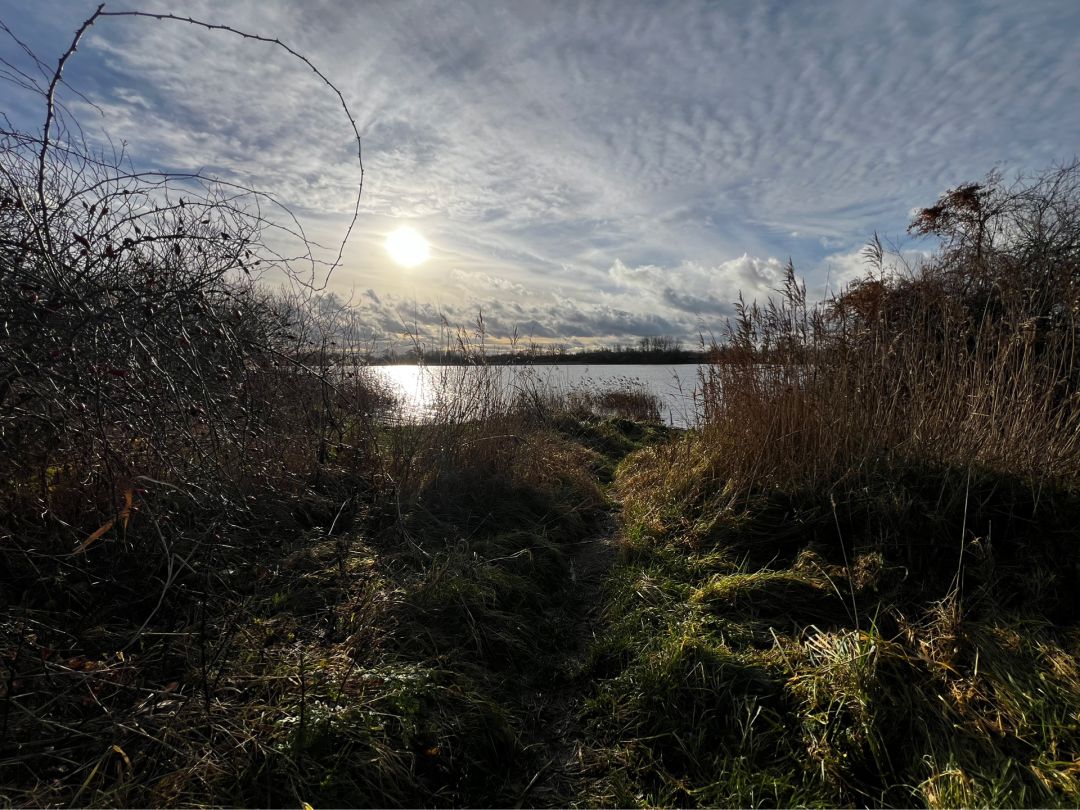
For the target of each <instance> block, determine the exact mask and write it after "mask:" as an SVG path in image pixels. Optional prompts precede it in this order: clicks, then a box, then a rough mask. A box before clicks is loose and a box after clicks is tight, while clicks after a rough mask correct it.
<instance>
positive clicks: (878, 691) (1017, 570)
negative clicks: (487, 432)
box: [583, 166, 1080, 807]
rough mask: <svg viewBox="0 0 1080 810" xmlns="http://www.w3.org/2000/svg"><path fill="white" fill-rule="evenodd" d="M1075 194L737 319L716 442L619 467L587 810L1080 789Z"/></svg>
mask: <svg viewBox="0 0 1080 810" xmlns="http://www.w3.org/2000/svg"><path fill="white" fill-rule="evenodd" d="M1077 179H1078V172H1077V168H1076V167H1075V166H1071V167H1065V168H1064V169H1061V170H1055V171H1054V172H1050V173H1048V174H1047V175H1045V176H1043V177H1040V178H1037V179H1035V180H1033V181H1026V182H1021V183H1019V184H1017V185H1014V186H1010V187H1006V186H1004V185H1003V184H1002V183H1001V182H1000V180H999V179H997V178H994V177H991V178H990V179H989V180H988V181H987V183H986V184H984V185H973V186H963V187H960V188H958V189H955V190H953V191H951V192H949V193H947V194H946V195H944V196H943V197H942V199H941V200H939V202H938V204H937V205H935V206H933V207H931V208H928V209H925V210H924V211H923V212H921V213H920V214H919V216H918V217H917V218H916V219H915V221H914V223H913V225H912V229H913V231H915V232H918V233H930V234H933V235H935V236H937V237H939V238H940V239H941V240H942V241H941V244H942V247H941V249H940V251H939V252H938V253H937V254H936V255H935V256H934V257H933V258H931V259H929V260H927V261H926V262H924V263H922V264H921V265H920V266H918V267H911V266H909V265H905V264H903V263H902V259H901V258H900V257H897V258H896V259H894V263H893V264H892V265H891V266H890V263H889V260H888V257H887V256H886V255H885V253H884V251H883V250H882V249H881V246H880V244H879V243H877V242H876V241H875V242H873V243H872V244H871V246H870V248H869V249H868V251H867V259H868V261H869V264H870V270H869V273H868V276H867V278H866V279H864V280H863V281H862V282H860V283H857V284H855V285H853V286H852V287H850V288H849V289H848V290H847V291H846V292H844V293H843V294H840V295H838V296H836V297H834V298H833V299H831V300H828V301H825V302H823V303H821V304H816V305H813V304H808V303H807V301H806V296H805V291H804V289H803V288H802V287H801V285H800V284H799V283H798V281H797V280H796V278H795V276H794V273H793V272H791V273H789V276H788V279H787V284H786V287H785V289H784V290H782V291H780V295H779V296H778V297H777V298H776V299H774V300H773V301H771V302H769V303H768V305H766V306H765V307H762V308H758V307H756V306H747V307H744V308H742V309H741V311H740V314H739V318H738V319H737V320H736V322H735V323H733V324H732V328H731V330H730V333H729V335H728V336H727V341H726V342H725V344H724V345H723V346H721V347H716V349H715V351H714V362H713V364H712V365H711V366H709V367H707V368H706V369H704V371H703V396H704V407H705V412H706V416H707V421H706V424H705V426H704V427H703V428H702V429H701V430H700V431H697V432H695V433H693V434H691V435H687V436H684V437H681V438H679V439H677V440H676V441H674V442H671V443H669V444H666V445H664V446H660V447H654V448H649V449H645V450H642V451H640V452H639V453H637V454H635V455H632V456H631V457H629V458H628V459H626V460H625V461H624V462H623V463H622V464H621V465H620V467H619V469H618V471H617V475H616V492H617V494H618V497H619V498H621V500H622V503H623V508H624V525H623V531H622V543H623V546H622V548H623V554H622V557H621V559H620V562H619V564H618V566H617V568H616V570H615V573H614V574H613V576H612V578H611V581H610V584H609V590H608V594H607V600H608V613H607V621H608V629H607V631H606V633H605V634H604V636H603V637H602V639H601V640H600V642H599V643H598V645H597V646H596V648H595V650H594V654H593V673H594V675H595V678H596V684H595V688H594V689H593V692H592V695H591V699H590V703H589V709H588V719H589V722H590V723H591V730H592V731H591V733H592V735H593V736H592V740H593V750H594V767H593V771H592V774H593V775H592V780H591V782H589V783H588V785H587V787H586V788H584V794H583V796H584V798H583V801H584V803H587V804H600V805H607V804H617V805H635V806H637V805H640V806H653V805H660V806H670V805H680V806H681V805H701V806H715V805H720V806H731V805H733V806H762V805H766V806H775V805H783V806H789V805H818V806H849V805H873V806H878V805H884V806H930V807H954V806H1065V807H1069V806H1075V805H1076V804H1077V802H1078V801H1080V766H1078V762H1080V667H1078V662H1080V657H1078V656H1080V628H1078V625H1077V612H1076V593H1077V590H1078V586H1080V543H1078V542H1077V539H1078V536H1077V532H1076V525H1077V518H1078V517H1080V463H1078V455H1077V440H1076V437H1077V435H1078V432H1077V427H1078V421H1077V420H1078V417H1080V411H1078V410H1077V407H1076V391H1077V380H1078V366H1077V364H1076V359H1075V358H1076V353H1075V347H1076V339H1077V336H1078V334H1080V333H1078V330H1077V322H1076V313H1077V312H1078V311H1080V309H1078V306H1077V298H1076V284H1075V280H1076V278H1077V269H1078V267H1080V264H1078V261H1077V260H1078V258H1080V256H1078V254H1077V244H1078V242H1077V240H1076V234H1077V233H1078V230H1077V228H1076V223H1077V222H1078V221H1080V219H1078V217H1077V212H1078V211H1080V194H1078V193H1077V188H1078V184H1077Z"/></svg>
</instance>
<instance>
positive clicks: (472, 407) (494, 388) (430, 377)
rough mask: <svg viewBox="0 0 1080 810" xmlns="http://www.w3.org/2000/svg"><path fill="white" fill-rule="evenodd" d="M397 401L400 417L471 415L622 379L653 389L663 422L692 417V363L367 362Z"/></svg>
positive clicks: (686, 423) (678, 423) (681, 422)
mask: <svg viewBox="0 0 1080 810" xmlns="http://www.w3.org/2000/svg"><path fill="white" fill-rule="evenodd" d="M371 371H372V372H373V373H374V375H375V376H376V378H377V379H381V380H382V381H383V382H384V383H386V385H387V386H388V387H389V388H390V389H391V390H392V391H393V392H394V394H396V395H397V396H398V397H399V398H400V400H401V403H402V406H401V407H402V414H401V415H402V418H404V419H405V420H407V421H410V422H423V421H427V420H430V419H433V418H435V417H436V416H438V417H439V418H447V417H449V418H454V419H475V418H481V417H483V416H484V415H485V413H488V412H493V411H497V410H498V409H500V408H502V407H505V406H506V405H508V404H509V403H510V402H511V401H512V400H513V399H514V398H515V397H518V396H522V395H528V396H534V395H536V394H541V395H543V394H544V393H551V394H558V393H566V392H574V391H583V392H597V391H601V390H607V389H612V388H620V387H626V385H627V384H628V383H630V384H633V385H635V386H639V387H642V388H645V389H646V390H648V391H651V392H652V393H653V394H656V396H657V397H659V399H660V402H661V414H662V417H663V419H664V421H666V422H667V423H668V424H670V425H673V426H675V427H690V426H692V425H694V424H696V423H697V420H698V415H697V408H696V405H695V403H694V396H693V394H694V390H695V388H696V387H697V385H698V377H697V371H698V367H697V366H696V365H692V364H686V365H675V366H654V365H596V366H580V365H568V366H547V365H544V366H486V367H477V366H415V365H408V366H375V367H372V368H371Z"/></svg>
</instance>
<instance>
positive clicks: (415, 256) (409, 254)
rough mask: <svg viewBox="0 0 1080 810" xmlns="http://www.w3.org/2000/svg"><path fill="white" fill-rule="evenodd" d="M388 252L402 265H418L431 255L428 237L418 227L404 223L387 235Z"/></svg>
mask: <svg viewBox="0 0 1080 810" xmlns="http://www.w3.org/2000/svg"><path fill="white" fill-rule="evenodd" d="M386 252H387V253H389V254H390V258H391V259H393V260H394V261H395V262H397V263H398V264H400V265H401V266H402V267H416V265H418V264H423V263H424V262H426V261H427V260H428V257H430V256H431V248H430V247H429V246H428V241H427V239H425V238H424V236H423V234H421V233H420V231H418V230H416V228H410V227H409V226H408V225H402V226H401V227H400V228H398V229H397V230H395V231H393V232H392V233H390V234H388V235H387V237H386Z"/></svg>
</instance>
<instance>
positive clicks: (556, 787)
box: [515, 506, 618, 807]
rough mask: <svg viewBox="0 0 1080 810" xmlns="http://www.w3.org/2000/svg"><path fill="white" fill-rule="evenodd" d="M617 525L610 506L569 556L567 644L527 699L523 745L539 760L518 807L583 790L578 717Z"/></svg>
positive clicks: (565, 800) (561, 801)
mask: <svg viewBox="0 0 1080 810" xmlns="http://www.w3.org/2000/svg"><path fill="white" fill-rule="evenodd" d="M613 510H617V506H614V507H613ZM617 526H618V519H617V511H613V512H612V514H611V515H610V516H609V518H608V520H607V525H606V526H605V527H604V531H603V532H602V533H600V534H598V535H597V536H596V537H594V538H591V539H589V540H584V541H580V542H579V543H578V544H576V547H575V549H574V552H573V555H572V557H571V560H570V566H571V567H570V571H571V573H570V584H569V586H568V588H567V590H566V602H565V607H564V612H565V616H566V623H565V626H566V633H565V636H564V640H565V643H564V645H562V650H561V654H560V655H559V657H558V660H557V661H555V662H554V673H555V677H554V678H553V680H552V683H551V685H550V687H549V688H546V689H537V690H535V694H534V695H531V696H530V699H529V707H530V710H531V717H530V721H531V722H530V726H529V733H530V735H531V736H532V737H533V740H532V742H530V743H529V744H528V746H527V747H528V748H529V749H530V750H531V753H532V754H533V757H530V761H532V762H539V763H540V765H539V767H536V770H535V772H534V773H533V774H531V775H530V776H529V778H528V781H527V782H526V786H525V788H524V790H523V791H522V792H521V795H520V796H519V798H518V801H517V803H516V805H515V806H517V807H565V806H569V805H571V804H574V803H575V799H576V798H577V797H578V796H580V794H581V780H582V777H583V774H584V770H585V763H586V751H587V742H586V738H585V732H584V728H583V724H582V719H581V718H582V714H583V711H584V708H585V701H586V697H587V694H588V690H589V686H590V679H589V672H588V661H589V653H590V650H591V648H592V646H593V644H594V643H595V641H596V638H597V635H598V633H599V632H600V630H601V622H602V619H603V610H604V583H605V581H606V579H607V577H608V575H609V574H610V572H611V570H612V567H613V566H614V564H615V557H616V543H617ZM534 767H535V766H534Z"/></svg>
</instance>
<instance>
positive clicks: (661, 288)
mask: <svg viewBox="0 0 1080 810" xmlns="http://www.w3.org/2000/svg"><path fill="white" fill-rule="evenodd" d="M95 6H96V3H82V2H76V0H65V1H64V2H56V0H45V1H43V2H37V3H33V4H31V3H28V2H26V0H18V1H17V2H16V0H0V19H2V20H3V21H4V22H5V23H6V24H7V25H8V26H9V27H10V28H11V29H12V30H13V31H14V32H15V33H16V34H17V35H18V36H19V37H20V38H22V39H23V40H24V41H25V42H27V43H28V44H29V45H30V46H31V47H32V48H33V49H34V51H35V52H36V53H37V54H38V56H39V57H41V58H42V59H44V60H45V61H46V62H49V63H53V62H54V61H55V59H56V58H58V57H59V55H60V54H61V53H62V52H63V50H64V48H65V47H66V45H67V43H68V42H69V41H70V37H71V35H72V33H73V32H74V30H75V28H77V27H78V25H79V23H80V22H81V21H82V20H83V19H85V18H86V17H87V16H89V14H90V13H91V12H92V10H93V8H94V7H95ZM137 7H138V8H140V9H144V10H153V11H169V10H171V11H175V12H177V13H182V14H184V15H189V16H192V17H197V18H199V19H203V20H206V21H208V22H215V23H223V24H227V25H232V26H235V27H237V28H240V29H243V30H245V31H249V32H252V33H256V34H260V35H263V36H268V37H278V38H280V39H281V40H283V41H284V42H286V43H287V44H289V45H290V46H291V47H292V48H294V49H295V50H297V51H299V52H301V53H302V54H303V55H304V56H306V57H307V58H308V59H310V60H311V62H312V63H314V64H315V65H316V66H317V67H318V68H319V69H320V70H321V71H322V72H323V73H324V74H325V75H326V76H327V77H328V78H329V79H330V80H331V81H332V82H333V83H334V84H335V85H336V86H337V87H338V88H339V90H340V91H341V93H342V94H343V96H344V98H345V99H346V101H347V103H348V105H349V107H350V109H351V110H352V113H353V115H354V117H355V119H356V124H357V127H358V129H359V132H360V135H361V139H362V143H363V162H364V170H365V174H364V187H363V195H362V198H361V205H360V217H359V219H358V221H357V224H356V227H355V229H354V231H353V233H352V236H351V239H350V241H349V243H348V245H347V247H346V250H345V253H344V256H343V262H342V264H341V266H340V267H339V268H337V270H336V271H335V272H334V275H333V276H332V278H331V280H330V284H329V289H330V290H331V291H332V292H333V293H334V294H335V295H337V296H338V297H339V298H340V299H341V300H348V301H350V302H351V303H352V304H353V305H354V306H355V307H356V308H357V310H358V312H359V315H360V317H361V318H362V320H363V321H364V322H365V323H368V324H370V326H371V328H372V330H374V331H375V332H376V333H377V334H379V335H381V336H384V337H388V338H392V337H395V336H400V334H401V332H402V331H403V330H404V329H409V330H411V329H416V330H418V331H421V332H428V333H431V332H433V331H437V330H438V328H439V325H440V324H441V323H442V322H443V319H445V320H446V321H447V322H449V323H450V324H451V325H463V324H468V323H471V322H472V321H473V320H474V319H475V317H476V315H477V313H478V312H481V311H482V312H483V316H484V320H485V323H486V326H487V328H488V330H489V331H490V333H491V334H492V336H493V337H494V338H496V339H499V338H505V337H506V336H507V335H509V334H511V333H512V332H513V330H514V329H515V328H516V329H517V332H518V334H519V335H520V336H521V337H522V338H524V339H528V338H530V337H531V338H533V339H536V340H538V341H540V342H558V343H565V344H567V345H569V346H575V345H588V344H596V343H600V344H611V343H615V342H623V343H625V342H632V341H634V340H636V339H637V338H639V337H641V336H651V335H671V336H676V337H680V338H683V339H685V340H688V341H694V340H696V336H697V335H699V334H701V333H703V332H704V333H706V334H708V333H717V332H719V331H721V330H722V326H723V322H724V319H725V318H726V317H727V316H728V315H730V314H731V312H732V308H733V302H734V301H735V300H736V299H737V298H738V296H739V294H740V292H741V293H742V295H743V296H744V297H745V298H746V299H747V300H758V301H762V300H764V299H765V298H766V297H767V296H768V295H769V293H770V292H771V291H772V290H774V289H775V288H776V287H777V286H779V283H780V280H781V274H782V272H783V268H784V265H785V264H786V263H787V261H788V259H789V258H790V259H791V260H792V261H793V262H794V264H795V266H796V269H797V271H798V272H799V273H800V274H801V275H802V276H803V277H804V278H805V279H806V282H807V285H808V288H809V289H810V291H811V295H812V296H821V295H824V294H825V293H826V291H827V290H830V289H836V288H838V287H839V286H841V285H842V284H843V283H845V282H846V281H849V280H850V279H852V278H854V277H856V276H857V275H858V274H859V273H860V272H861V269H862V268H861V261H860V257H859V252H860V250H861V248H862V247H863V245H864V244H865V243H866V241H867V240H868V239H869V238H870V237H871V236H872V235H873V233H874V232H875V231H876V232H878V233H880V234H881V235H882V237H883V238H885V239H886V240H893V241H895V242H896V243H897V245H898V247H900V248H901V249H904V250H913V251H919V250H928V249H930V248H932V245H931V244H929V243H925V242H913V241H911V240H910V239H909V238H908V237H906V236H905V228H906V226H907V223H908V221H909V219H910V216H911V212H912V211H913V210H914V209H915V208H917V207H919V206H925V205H929V204H931V203H933V202H934V200H935V199H936V198H937V196H938V195H939V194H940V193H941V192H943V191H945V190H946V189H947V188H949V187H952V186H955V185H958V184H960V183H964V182H968V181H973V180H978V179H980V178H981V177H983V176H984V175H985V174H986V173H987V172H988V171H990V170H992V169H995V168H997V169H1000V170H1002V171H1003V172H1004V173H1005V174H1006V175H1012V174H1016V173H1030V172H1037V171H1040V170H1043V169H1046V168H1049V167H1050V166H1052V165H1053V164H1055V163H1059V162H1061V161H1066V160H1070V159H1072V158H1073V157H1075V156H1076V155H1077V154H1078V152H1080V144H1078V142H1077V133H1080V46H1078V45H1077V43H1078V42H1080V2H1075V0H1060V2H1057V1H1055V0H1029V2H1016V1H1015V0H1009V1H1008V2H963V0H957V1H956V2H950V3H940V2H915V1H913V2H903V3H899V2H884V1H882V2H869V1H867V2H863V1H861V0H814V2H798V3H796V2H757V3H751V2H734V0H732V1H731V2H689V1H687V2H661V0H643V1H642V2H635V0H614V1H613V2H588V1H587V0H579V1H578V2H554V0H551V1H548V0H545V2H525V1H524V0H518V1H516V2H497V1H496V0H480V2H471V3H470V2H438V3H436V2H426V1H424V2H416V1H414V0H382V2H379V1H377V0H371V1H370V2H363V3H353V2H344V0H338V2H329V0H306V1H305V2H286V1H285V0H250V1H248V0H236V1H235V2H228V3H224V2H217V3H214V2H205V1H203V0H187V1H186V2H185V3H183V4H174V5H170V4H169V3H167V2H156V0H147V2H146V3H144V4H142V5H139V6H137ZM106 8H107V10H121V9H122V8H129V6H126V5H125V6H121V5H119V4H113V3H109V4H108V5H107V7H106ZM0 57H2V58H4V59H5V60H8V61H10V62H12V63H17V64H20V65H24V66H25V65H26V57H25V55H24V54H23V53H22V52H21V51H20V50H19V49H18V47H17V46H16V45H15V44H14V43H13V42H12V41H11V40H10V39H8V38H7V37H4V36H2V35H0ZM65 77H66V78H67V79H68V81H69V82H70V84H71V87H72V88H73V89H75V90H78V91H79V92H80V93H82V94H83V95H84V96H85V97H86V99H87V100H88V101H90V102H93V103H94V106H93V107H91V106H90V105H89V104H88V103H87V101H83V100H80V99H79V98H78V97H77V96H75V95H74V94H73V93H72V92H71V91H69V90H65V93H66V96H65V99H66V100H67V102H68V104H69V106H70V108H71V109H72V111H73V112H75V113H76V114H77V115H78V116H79V119H80V121H81V123H82V125H83V127H84V128H85V129H86V130H87V132H88V134H90V135H92V136H93V135H95V133H100V134H101V135H102V136H104V133H108V135H109V136H111V137H112V138H113V139H114V140H117V141H124V142H126V144H127V147H128V150H129V154H130V155H131V157H132V159H133V160H134V161H135V163H136V165H138V166H140V167H144V168H160V169H167V170H176V171H187V170H202V171H205V172H208V173H211V174H215V175H218V176H221V177H224V178H228V179H237V180H241V181H243V182H246V183H249V184H250V185H253V186H256V187H258V188H260V189H265V190H267V191H269V192H271V193H273V194H275V195H276V196H277V197H278V198H279V199H281V200H282V201H284V202H286V203H288V204H289V205H290V207H291V208H292V209H293V210H294V211H295V212H296V213H297V215H298V216H299V217H300V218H301V220H302V221H303V222H304V224H305V227H306V228H307V229H308V232H309V233H311V234H312V235H313V236H314V237H316V238H317V239H319V240H320V241H321V242H325V243H328V244H332V243H334V242H335V240H340V238H341V236H342V234H343V231H344V229H345V227H346V226H347V225H348V222H349V219H350V217H351V213H352V209H353V205H354V203H355V192H356V184H357V180H358V176H359V171H358V166H357V162H356V155H355V143H354V142H352V140H351V139H352V130H351V129H350V128H349V124H348V121H347V120H346V118H345V116H344V113H343V111H342V109H341V107H340V106H339V104H338V101H337V99H336V97H334V96H333V94H332V93H330V92H329V91H328V90H327V88H325V86H323V85H321V84H320V83H319V82H318V80H317V78H316V77H315V75H314V74H313V73H312V72H311V71H310V70H309V69H308V68H306V67H305V66H304V65H302V64H300V63H299V62H297V61H296V60H294V59H292V58H291V57H289V56H288V55H287V54H286V53H285V52H284V51H282V50H281V49H277V48H274V47H273V46H270V45H266V44H262V43H257V42H249V41H242V40H239V39H237V38H235V37H231V36H229V35H228V34H225V33H221V32H218V33H211V32H205V31H201V30H199V29H196V28H193V27H191V26H188V25H185V24H180V23H175V22H174V23H162V22H153V21H149V20H134V19H121V18H113V19H105V20H101V21H99V22H98V24H97V25H95V26H94V28H93V29H91V31H90V33H89V34H88V36H87V37H86V39H85V40H84V42H83V44H82V45H81V47H80V49H79V51H78V53H77V54H76V55H75V57H73V59H72V60H71V62H70V63H69V65H68V67H67V70H66V72H65ZM0 111H2V112H5V113H7V114H8V116H9V118H10V119H11V120H12V121H13V122H15V123H16V124H17V125H19V126H26V127H29V128H34V127H40V123H39V122H40V117H41V114H40V109H39V108H38V107H33V106H31V105H30V100H29V99H26V98H23V97H22V96H20V95H19V94H18V93H16V92H14V91H9V89H8V88H5V90H4V92H3V93H2V94H0ZM401 225H408V226H411V227H413V228H415V229H416V230H417V231H419V232H420V233H422V234H423V235H424V237H425V238H426V239H427V240H428V242H429V244H430V247H431V257H430V259H429V260H427V261H426V262H424V263H422V264H420V265H418V266H415V267H412V268H406V267H402V266H400V265H399V264H397V263H395V262H394V260H393V259H392V258H391V257H390V256H389V255H388V254H387V252H386V250H385V249H384V240H385V238H386V236H387V234H388V233H390V232H391V231H393V230H394V229H395V228H397V227H399V226H401Z"/></svg>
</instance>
